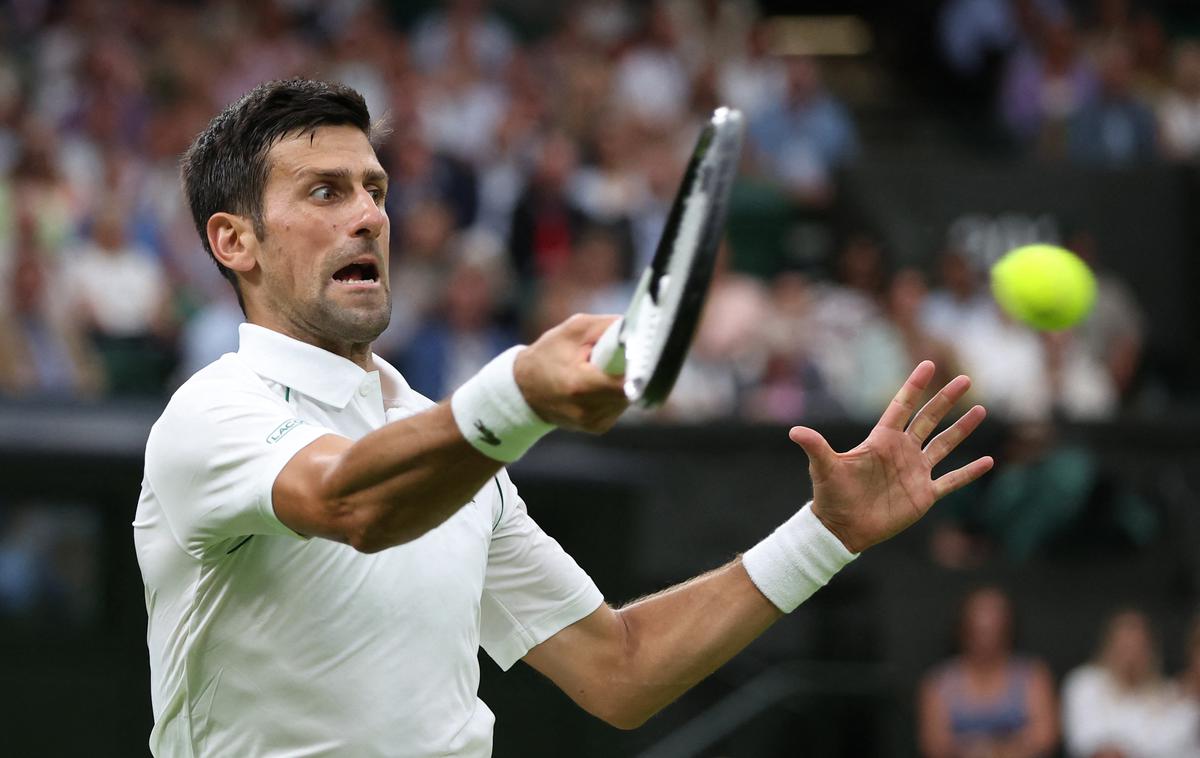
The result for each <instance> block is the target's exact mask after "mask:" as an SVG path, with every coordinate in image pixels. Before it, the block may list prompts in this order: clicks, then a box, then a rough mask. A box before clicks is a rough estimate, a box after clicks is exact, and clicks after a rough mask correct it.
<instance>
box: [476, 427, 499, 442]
mask: <svg viewBox="0 0 1200 758" xmlns="http://www.w3.org/2000/svg"><path fill="white" fill-rule="evenodd" d="M475 428H476V429H477V430H478V431H479V439H481V440H483V441H484V442H486V443H488V444H489V445H491V446H492V447H496V446H498V445H499V444H500V438H499V437H497V436H496V433H495V432H493V431H492V430H491V429H488V428H487V426H486V425H485V424H484V423H483V422H482V421H476V422H475Z"/></svg>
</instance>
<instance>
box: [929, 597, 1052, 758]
mask: <svg viewBox="0 0 1200 758" xmlns="http://www.w3.org/2000/svg"><path fill="white" fill-rule="evenodd" d="M1013 637H1014V632H1013V610H1012V603H1011V601H1010V600H1009V598H1008V596H1007V595H1006V594H1005V593H1004V592H1003V591H1002V590H1000V589H997V588H994V587H986V588H983V589H978V590H975V591H974V592H971V593H970V594H969V595H967V597H966V598H965V599H964V600H963V604H962V610H961V613H960V616H959V624H958V640H957V642H958V645H959V655H958V656H956V657H954V658H952V659H950V660H949V661H947V662H945V663H943V664H941V665H940V666H938V667H937V668H936V669H934V670H933V671H932V672H930V673H929V674H928V675H927V676H926V678H925V680H924V682H923V683H922V685H921V693H920V701H919V706H918V714H919V739H920V745H921V754H922V755H923V756H924V758H1038V757H1039V756H1049V755H1051V754H1052V753H1053V750H1054V748H1055V746H1056V745H1057V743H1058V713H1057V710H1058V706H1057V703H1056V702H1055V700H1056V699H1055V695H1054V682H1053V679H1052V677H1051V675H1050V671H1049V669H1048V668H1047V667H1046V664H1045V663H1043V662H1042V661H1040V660H1037V659H1034V658H1027V657H1024V656H1021V655H1018V654H1016V653H1014V651H1013Z"/></svg>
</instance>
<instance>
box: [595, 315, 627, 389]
mask: <svg viewBox="0 0 1200 758" xmlns="http://www.w3.org/2000/svg"><path fill="white" fill-rule="evenodd" d="M624 323H625V319H623V318H619V319H617V320H616V321H614V322H612V323H611V324H609V325H608V328H607V329H605V330H604V334H601V335H600V339H598V340H596V344H595V345H594V346H593V347H592V356H591V358H590V360H591V362H592V365H593V366H597V367H599V369H600V370H601V371H603V372H604V373H606V374H608V375H609V376H620V375H621V374H624V373H625V346H624V345H622V344H621V340H620V336H621V325H622V324H624Z"/></svg>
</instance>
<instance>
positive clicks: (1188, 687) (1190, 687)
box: [1179, 617, 1200, 723]
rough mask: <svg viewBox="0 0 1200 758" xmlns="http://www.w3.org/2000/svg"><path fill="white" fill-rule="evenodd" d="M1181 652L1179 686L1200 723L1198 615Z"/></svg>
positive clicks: (1199, 639)
mask: <svg viewBox="0 0 1200 758" xmlns="http://www.w3.org/2000/svg"><path fill="white" fill-rule="evenodd" d="M1183 652H1184V656H1185V657H1184V663H1183V666H1184V668H1183V671H1182V672H1180V674H1179V688H1180V690H1181V692H1182V694H1183V696H1184V697H1185V698H1187V699H1188V700H1189V701H1190V702H1191V705H1192V708H1193V709H1194V710H1195V712H1196V723H1200V617H1197V618H1195V619H1193V620H1192V625H1191V627H1190V628H1189V629H1188V636H1187V640H1186V646H1185V648H1184V651H1183Z"/></svg>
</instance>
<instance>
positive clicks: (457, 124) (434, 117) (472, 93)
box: [417, 49, 507, 166]
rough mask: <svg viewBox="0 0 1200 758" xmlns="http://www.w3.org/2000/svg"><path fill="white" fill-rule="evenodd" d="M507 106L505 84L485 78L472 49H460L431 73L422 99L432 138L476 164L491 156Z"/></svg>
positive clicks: (440, 147)
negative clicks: (469, 52)
mask: <svg viewBox="0 0 1200 758" xmlns="http://www.w3.org/2000/svg"><path fill="white" fill-rule="evenodd" d="M506 109H507V98H506V94H505V91H504V89H503V88H502V87H501V86H500V85H499V84H497V83H495V82H493V81H489V80H488V79H485V78H484V76H483V72H482V70H481V69H478V68H476V64H475V63H474V61H473V60H472V59H471V58H470V56H469V55H468V54H467V51H464V50H458V49H454V50H452V53H451V56H450V58H449V59H448V60H447V61H446V62H445V63H444V64H443V65H442V66H441V67H440V68H438V69H437V70H436V71H435V72H431V73H430V74H429V79H428V81H427V83H426V84H425V86H423V87H422V88H421V91H420V94H419V96H418V103H417V111H418V114H419V117H420V120H421V125H422V129H423V132H424V136H425V140H426V142H428V143H429V145H430V146H431V147H432V148H433V149H434V150H435V151H437V152H441V153H445V154H447V155H449V156H452V157H454V158H456V159H458V160H460V161H463V162H464V163H467V164H469V165H471V166H479V165H481V164H482V163H484V162H485V161H486V160H487V158H488V157H489V156H490V152H491V150H492V145H493V143H494V142H495V139H496V130H497V128H498V127H499V125H500V122H501V120H502V119H503V117H504V113H505V111H506Z"/></svg>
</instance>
